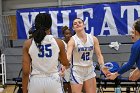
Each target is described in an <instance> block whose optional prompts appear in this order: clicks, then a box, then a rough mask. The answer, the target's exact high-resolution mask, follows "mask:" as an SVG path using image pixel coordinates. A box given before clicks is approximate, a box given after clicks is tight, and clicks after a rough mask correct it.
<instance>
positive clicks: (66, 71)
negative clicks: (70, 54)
mask: <svg viewBox="0 0 140 93" xmlns="http://www.w3.org/2000/svg"><path fill="white" fill-rule="evenodd" d="M62 41H63V43H64V45H65V50H66V52H67V44H66V43H65V41H64V40H62ZM63 82H70V68H68V69H66V70H65V72H64V77H63Z"/></svg>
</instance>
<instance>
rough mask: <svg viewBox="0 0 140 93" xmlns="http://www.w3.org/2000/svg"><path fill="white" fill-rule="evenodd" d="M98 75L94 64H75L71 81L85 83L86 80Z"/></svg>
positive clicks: (72, 82)
mask: <svg viewBox="0 0 140 93" xmlns="http://www.w3.org/2000/svg"><path fill="white" fill-rule="evenodd" d="M95 76H96V73H95V72H94V67H93V66H88V67H83V66H73V67H72V69H71V75H70V83H71V84H83V82H84V81H86V80H89V79H91V78H93V77H95Z"/></svg>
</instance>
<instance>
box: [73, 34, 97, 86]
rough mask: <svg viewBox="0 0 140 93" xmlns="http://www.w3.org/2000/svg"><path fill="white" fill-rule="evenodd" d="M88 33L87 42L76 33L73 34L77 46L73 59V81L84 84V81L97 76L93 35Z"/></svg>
mask: <svg viewBox="0 0 140 93" xmlns="http://www.w3.org/2000/svg"><path fill="white" fill-rule="evenodd" d="M86 35H87V41H86V43H83V42H82V41H81V40H80V39H79V37H78V36H77V35H76V34H75V35H74V36H72V38H73V39H74V42H75V47H74V50H73V53H72V54H73V55H72V59H71V62H72V63H71V64H72V68H71V77H70V81H71V83H77V84H83V82H84V81H86V80H88V79H91V78H93V77H95V76H96V74H95V72H94V66H93V51H94V41H93V36H92V35H91V34H86Z"/></svg>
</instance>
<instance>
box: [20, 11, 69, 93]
mask: <svg viewBox="0 0 140 93" xmlns="http://www.w3.org/2000/svg"><path fill="white" fill-rule="evenodd" d="M51 25H52V19H51V16H50V15H49V14H47V13H39V14H38V15H37V16H36V18H35V31H34V33H33V34H32V38H31V39H28V40H26V41H25V43H24V46H23V63H22V67H23V76H22V87H23V93H63V90H62V85H61V81H60V76H59V72H58V68H57V66H58V60H60V62H61V64H62V65H64V66H69V62H68V60H67V56H66V52H65V46H64V44H63V42H62V40H60V39H56V38H54V37H53V36H52V35H50V28H51Z"/></svg>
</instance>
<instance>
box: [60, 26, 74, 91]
mask: <svg viewBox="0 0 140 93" xmlns="http://www.w3.org/2000/svg"><path fill="white" fill-rule="evenodd" d="M62 33H63V35H64V38H63V42H64V45H65V48H66V51H67V43H68V41H69V40H70V38H71V36H72V32H71V30H70V29H69V28H68V27H67V26H63V27H62ZM64 68H65V67H64ZM63 85H64V90H65V92H66V93H72V91H71V86H70V68H68V69H66V70H65V72H64V77H63Z"/></svg>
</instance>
